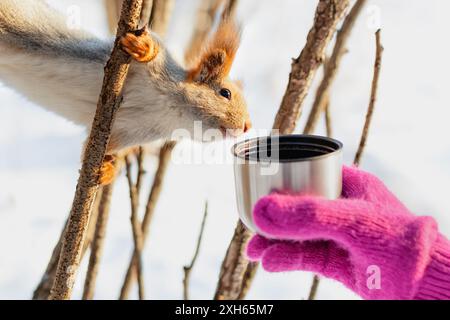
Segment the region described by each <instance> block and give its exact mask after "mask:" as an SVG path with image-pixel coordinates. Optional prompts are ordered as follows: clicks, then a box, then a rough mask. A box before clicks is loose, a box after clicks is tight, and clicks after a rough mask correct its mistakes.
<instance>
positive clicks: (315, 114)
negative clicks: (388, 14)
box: [303, 0, 367, 134]
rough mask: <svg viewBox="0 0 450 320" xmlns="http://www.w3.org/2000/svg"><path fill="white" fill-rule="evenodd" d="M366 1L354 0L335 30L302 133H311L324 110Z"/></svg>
mask: <svg viewBox="0 0 450 320" xmlns="http://www.w3.org/2000/svg"><path fill="white" fill-rule="evenodd" d="M366 2H367V1H366V0H357V1H356V3H355V4H354V5H353V7H352V9H351V10H350V12H349V14H348V15H347V16H346V17H345V19H344V22H343V24H342V28H341V29H340V30H339V31H338V32H337V36H336V43H335V45H334V49H333V53H332V54H331V57H330V59H329V60H328V61H327V63H326V65H325V72H324V75H323V79H322V82H321V83H320V85H319V87H318V89H317V93H316V98H315V100H314V104H313V106H312V109H311V113H310V114H309V117H308V120H307V122H306V125H305V129H304V130H303V133H305V134H311V133H313V132H314V129H315V126H316V124H317V121H318V119H319V118H320V115H321V113H322V112H323V111H324V110H325V106H326V103H327V100H328V97H329V94H330V88H331V85H332V83H333V81H334V79H335V78H336V74H337V71H338V69H339V65H340V63H341V60H342V57H343V56H344V54H345V53H346V51H347V50H346V47H345V46H346V43H347V40H348V38H349V36H350V34H351V31H352V29H353V26H354V25H355V21H356V19H357V17H358V15H359V14H360V12H361V11H362V8H363V7H364V5H365V3H366Z"/></svg>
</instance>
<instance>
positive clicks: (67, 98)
mask: <svg viewBox="0 0 450 320" xmlns="http://www.w3.org/2000/svg"><path fill="white" fill-rule="evenodd" d="M112 44H113V42H112V41H103V40H100V39H98V38H95V37H94V36H92V35H91V34H89V33H87V32H83V31H81V30H72V29H71V28H69V27H68V26H67V22H66V17H65V16H64V14H61V13H59V12H58V11H56V10H54V9H52V8H51V7H49V6H48V5H47V4H46V3H45V2H44V1H41V0H0V81H1V82H2V83H3V84H5V85H6V86H8V87H11V88H13V89H15V90H16V91H17V92H19V93H21V94H22V95H24V96H25V97H27V98H28V99H29V100H31V101H33V102H35V103H37V104H39V105H41V106H43V107H45V108H46V109H48V110H50V111H53V112H55V113H57V114H59V115H62V116H63V117H64V118H66V119H69V120H72V121H74V122H75V123H79V124H82V125H85V126H88V125H89V124H90V123H91V122H92V117H93V114H94V113H95V107H96V102H97V98H98V93H99V92H100V88H101V84H102V78H103V66H104V64H105V62H106V61H107V59H108V56H109V53H110V51H111V48H112Z"/></svg>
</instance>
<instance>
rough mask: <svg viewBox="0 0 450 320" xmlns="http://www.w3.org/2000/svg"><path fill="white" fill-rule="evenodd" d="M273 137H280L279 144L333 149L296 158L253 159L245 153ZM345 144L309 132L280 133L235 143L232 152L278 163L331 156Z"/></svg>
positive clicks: (235, 154) (239, 156) (243, 158)
mask: <svg viewBox="0 0 450 320" xmlns="http://www.w3.org/2000/svg"><path fill="white" fill-rule="evenodd" d="M272 138H276V139H278V142H279V145H282V144H287V143H293V144H297V145H299V144H303V145H305V146H306V145H310V146H311V145H316V146H318V147H322V148H331V149H332V151H330V152H327V153H325V154H321V155H317V156H310V157H304V158H294V159H270V160H261V159H254V158H253V159H252V158H249V157H247V156H246V155H245V151H246V150H249V149H250V148H251V147H252V146H253V147H257V146H258V142H260V141H264V143H265V144H267V141H269V140H270V139H272ZM343 147H344V145H343V143H342V142H340V141H338V140H336V139H332V138H329V137H324V136H319V135H307V134H290V135H278V136H263V137H256V138H251V139H246V140H243V141H240V142H238V143H236V144H234V145H233V147H232V153H233V155H234V157H236V158H239V159H242V160H244V161H253V162H256V163H264V162H276V163H289V162H304V161H313V160H319V159H323V158H327V157H331V156H335V155H336V154H337V153H340V152H342V149H343Z"/></svg>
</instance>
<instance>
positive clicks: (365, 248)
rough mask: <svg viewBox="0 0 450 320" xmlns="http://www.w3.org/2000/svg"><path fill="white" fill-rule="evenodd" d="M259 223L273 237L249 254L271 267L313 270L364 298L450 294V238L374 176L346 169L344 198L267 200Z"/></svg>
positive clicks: (257, 211)
mask: <svg viewBox="0 0 450 320" xmlns="http://www.w3.org/2000/svg"><path fill="white" fill-rule="evenodd" d="M254 221H255V224H256V225H257V226H258V228H260V230H261V231H262V232H263V233H264V234H266V235H268V236H270V238H272V239H267V238H264V237H262V236H259V235H256V236H254V237H253V238H252V239H251V240H250V242H249V244H248V248H247V254H248V256H249V258H250V259H251V260H255V261H257V260H261V261H262V265H263V267H264V269H266V270H267V271H271V272H279V271H290V270H305V271H312V272H315V273H319V274H322V275H323V276H325V277H329V278H332V279H335V280H338V281H340V282H342V283H343V284H344V285H346V286H347V287H349V288H350V289H351V290H353V291H354V292H356V293H357V294H359V295H360V296H361V297H363V298H365V299H450V242H449V241H448V240H447V239H445V237H443V236H442V235H440V234H439V233H438V232H437V227H436V223H435V221H434V220H433V218H431V217H416V216H414V215H412V214H411V213H410V212H409V211H408V209H406V208H405V207H404V206H403V204H402V203H401V202H400V201H399V200H397V198H396V197H395V196H394V195H393V194H392V193H391V192H389V190H387V188H386V187H385V186H384V184H383V183H382V182H381V181H380V180H379V179H378V178H376V177H375V176H373V175H371V174H369V173H366V172H363V171H361V170H358V169H356V168H349V167H344V169H343V191H342V198H341V199H339V200H333V201H331V200H326V199H324V198H320V197H311V196H289V195H276V194H274V195H270V196H267V197H264V198H262V199H261V200H260V201H259V202H258V203H257V204H256V206H255V208H254ZM275 239H277V240H275Z"/></svg>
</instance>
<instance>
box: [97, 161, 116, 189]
mask: <svg viewBox="0 0 450 320" xmlns="http://www.w3.org/2000/svg"><path fill="white" fill-rule="evenodd" d="M115 160H116V159H115V157H114V156H112V155H106V156H105V159H104V160H103V164H102V167H101V168H100V172H99V173H98V179H99V183H100V184H101V185H102V186H105V185H108V184H110V183H111V182H113V181H114V179H115V177H116V173H117V168H116V161H115Z"/></svg>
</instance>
